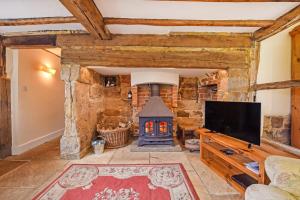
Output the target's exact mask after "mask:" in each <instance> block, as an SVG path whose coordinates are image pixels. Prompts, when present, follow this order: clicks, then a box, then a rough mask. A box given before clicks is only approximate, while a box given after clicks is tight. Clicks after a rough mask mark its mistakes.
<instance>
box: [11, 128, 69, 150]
mask: <svg viewBox="0 0 300 200" xmlns="http://www.w3.org/2000/svg"><path fill="white" fill-rule="evenodd" d="M64 130H65V129H64V128H62V129H59V130H57V131H53V132H51V133H49V134H47V135H44V136H42V137H39V138H35V139H33V140H30V141H28V142H26V143H24V144H21V145H19V146H15V147H12V155H19V154H21V153H24V152H25V151H28V150H30V149H32V148H34V147H37V146H39V145H41V144H43V143H45V142H48V141H50V140H53V139H55V138H57V137H59V136H61V135H62V134H63V132H64Z"/></svg>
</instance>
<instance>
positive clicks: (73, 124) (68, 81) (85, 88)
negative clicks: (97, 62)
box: [60, 65, 103, 159]
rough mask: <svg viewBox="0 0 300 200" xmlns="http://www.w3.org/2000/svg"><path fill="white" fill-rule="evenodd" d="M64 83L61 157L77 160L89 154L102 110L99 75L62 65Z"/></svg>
mask: <svg viewBox="0 0 300 200" xmlns="http://www.w3.org/2000/svg"><path fill="white" fill-rule="evenodd" d="M61 78H62V80H63V81H65V131H64V134H63V136H62V138H61V141H60V152H61V157H62V158H64V159H78V158H80V157H82V156H84V155H85V154H86V153H87V152H89V150H90V146H91V140H92V137H93V136H94V134H95V132H96V125H97V121H98V113H100V112H101V109H103V96H102V95H101V94H102V93H103V92H102V91H103V86H102V85H101V84H100V75H99V74H97V73H95V72H94V71H92V70H89V69H87V68H81V67H80V66H79V65H63V66H62V71H61Z"/></svg>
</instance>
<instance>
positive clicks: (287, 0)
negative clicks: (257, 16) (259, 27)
mask: <svg viewBox="0 0 300 200" xmlns="http://www.w3.org/2000/svg"><path fill="white" fill-rule="evenodd" d="M154 1H190V2H300V0H154Z"/></svg>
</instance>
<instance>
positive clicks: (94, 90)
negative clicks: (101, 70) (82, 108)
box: [90, 84, 103, 99]
mask: <svg viewBox="0 0 300 200" xmlns="http://www.w3.org/2000/svg"><path fill="white" fill-rule="evenodd" d="M102 94H103V86H102V85H100V84H93V85H91V86H90V98H92V99H96V98H100V97H101V96H102Z"/></svg>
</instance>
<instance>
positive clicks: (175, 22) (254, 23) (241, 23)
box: [104, 18, 274, 27]
mask: <svg viewBox="0 0 300 200" xmlns="http://www.w3.org/2000/svg"><path fill="white" fill-rule="evenodd" d="M104 23H105V24H122V25H151V26H238V27H268V26H271V25H273V23H274V21H273V20H181V19H137V18H104Z"/></svg>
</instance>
